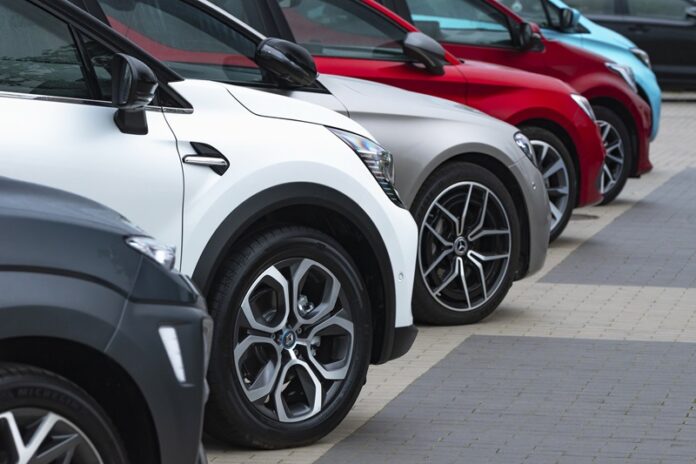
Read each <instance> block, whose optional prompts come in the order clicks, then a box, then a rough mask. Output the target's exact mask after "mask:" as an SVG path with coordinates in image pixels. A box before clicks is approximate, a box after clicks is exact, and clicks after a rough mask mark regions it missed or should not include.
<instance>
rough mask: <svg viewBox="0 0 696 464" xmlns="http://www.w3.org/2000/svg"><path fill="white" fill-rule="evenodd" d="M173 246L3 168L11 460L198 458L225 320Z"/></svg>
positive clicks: (4, 390) (4, 448)
mask: <svg viewBox="0 0 696 464" xmlns="http://www.w3.org/2000/svg"><path fill="white" fill-rule="evenodd" d="M172 258H173V251H172V250H169V249H167V248H166V247H162V246H160V245H158V244H157V242H155V241H154V240H153V239H151V238H150V237H148V236H147V235H146V234H145V233H144V232H143V231H142V230H140V229H138V228H136V227H135V226H133V225H132V224H130V223H128V222H127V221H126V220H125V219H124V218H123V217H121V216H120V215H119V214H118V213H116V212H114V211H112V210H110V209H108V208H105V207H103V206H101V205H99V204H97V203H94V202H92V201H89V200H86V199H84V198H82V197H78V196H75V195H72V194H69V193H65V192H62V191H58V190H54V189H49V188H45V187H41V186H37V185H34V184H28V183H24V182H18V181H13V180H9V179H7V178H0V289H1V291H0V464H15V463H44V462H45V463H52V462H61V463H66V464H68V463H73V464H87V463H89V464H92V463H101V464H123V463H127V462H131V463H148V464H150V463H166V464H177V463H180V464H193V463H196V462H201V461H204V460H205V457H204V454H203V451H202V448H201V446H200V438H201V428H202V421H203V408H204V403H205V399H206V396H207V387H206V384H205V369H206V363H207V357H208V346H209V340H210V334H211V331H212V325H211V322H210V319H209V317H208V315H207V312H206V310H205V306H204V303H203V300H202V299H201V297H200V295H199V294H198V292H197V291H196V289H195V288H194V286H193V285H192V284H191V283H190V281H189V280H188V278H186V277H184V276H183V275H181V274H179V273H178V272H176V271H173V270H172V269H173V264H174V263H173V259H172Z"/></svg>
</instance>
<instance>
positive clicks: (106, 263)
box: [0, 0, 660, 464]
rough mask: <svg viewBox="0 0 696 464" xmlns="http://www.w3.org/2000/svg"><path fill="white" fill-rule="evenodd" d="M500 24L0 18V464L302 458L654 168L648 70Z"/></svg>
mask: <svg viewBox="0 0 696 464" xmlns="http://www.w3.org/2000/svg"><path fill="white" fill-rule="evenodd" d="M506 1H507V0H506ZM505 3H506V2H498V1H497V0H439V1H424V0H402V1H398V0H381V1H380V2H377V1H375V0H253V1H247V0H214V1H207V0H70V1H68V0H0V101H1V102H2V106H0V111H2V125H1V126H0V137H1V139H2V140H3V150H2V151H1V152H0V161H1V163H2V166H3V169H2V172H1V174H2V175H3V176H5V177H3V178H2V179H0V192H2V195H0V222H1V223H2V227H0V237H1V238H2V247H1V249H0V253H1V254H2V255H1V256H2V259H1V260H0V282H1V284H2V289H3V291H2V292H1V293H0V295H1V296H0V301H1V304H0V308H2V309H1V310H0V464H5V463H17V462H19V463H25V462H62V463H68V462H70V463H80V464H81V463H94V462H99V463H126V462H148V463H150V462H162V463H168V464H169V463H192V462H197V461H198V462H203V461H205V453H204V452H203V450H202V447H201V446H200V437H201V433H202V430H203V429H204V430H205V433H206V434H207V435H208V436H210V437H212V438H215V439H217V440H220V441H223V442H226V443H232V444H237V445H243V446H252V447H259V448H278V447H289V446H300V445H304V444H308V443H311V442H314V441H316V440H318V439H319V438H321V437H322V436H324V435H325V434H327V433H328V432H329V431H331V430H332V429H334V428H335V427H336V426H337V425H338V424H339V423H340V422H341V420H342V419H343V418H344V417H345V415H346V414H347V413H348V411H349V410H350V408H351V407H352V405H353V404H354V402H355V400H356V398H357V396H358V394H359V392H360V390H361V387H362V385H363V384H364V383H365V381H366V376H367V369H368V366H369V365H370V364H380V363H385V362H387V361H390V360H393V359H395V358H398V357H400V356H402V355H403V354H405V353H406V352H407V351H408V350H409V348H410V347H411V345H412V344H413V342H414V340H415V337H416V334H417V330H416V328H415V327H414V325H413V320H414V317H415V319H416V320H418V321H421V322H425V323H431V324H465V323H474V322H478V321H480V320H481V319H483V318H485V317H486V316H488V315H489V314H491V313H492V312H493V311H494V310H495V309H496V308H497V307H498V305H499V304H500V303H501V302H502V301H503V299H504V298H505V296H506V294H507V292H508V290H509V289H510V287H511V285H512V283H513V282H514V281H515V280H519V279H522V278H524V277H525V276H528V275H530V274H532V273H534V272H536V271H538V270H539V269H540V268H541V267H542V265H543V263H544V260H545V256H546V252H547V247H548V244H549V241H550V240H554V239H555V238H557V237H559V236H560V235H561V234H562V232H563V229H564V228H565V227H566V225H567V223H568V220H569V219H570V216H571V214H572V211H573V209H574V208H577V207H581V206H585V205H592V204H598V203H609V202H611V201H612V200H613V199H615V198H616V197H617V196H618V195H619V194H620V192H621V190H622V189H623V187H624V185H625V183H626V180H627V178H628V177H636V176H640V175H641V174H643V173H645V172H647V171H649V170H650V169H651V167H652V166H651V164H650V160H649V144H650V140H651V139H652V138H654V136H655V135H656V133H657V128H658V123H659V105H660V103H659V102H660V99H659V87H657V84H655V83H654V74H651V73H650V72H649V70H648V72H647V73H646V75H651V76H652V77H651V79H652V81H650V83H649V84H650V85H652V86H653V87H649V86H648V87H647V90H646V88H644V87H642V85H643V84H640V86H639V84H638V83H637V80H636V75H637V73H636V71H635V70H634V66H644V65H646V62H645V61H644V60H641V59H640V57H641V56H642V55H641V54H640V53H638V52H636V51H635V50H630V49H626V50H624V55H626V56H629V57H634V58H636V61H630V63H628V64H627V63H626V62H621V60H618V59H617V60H614V59H610V58H606V57H602V56H599V55H596V54H592V53H590V52H588V51H584V50H582V49H580V48H576V47H574V46H572V45H568V44H566V43H564V42H563V41H562V40H556V39H549V38H547V37H546V30H545V29H544V30H542V29H540V26H541V27H551V28H556V26H555V25H556V24H557V28H558V30H562V29H564V28H566V27H570V25H572V24H578V20H579V19H578V18H579V17H578V13H577V11H575V10H570V9H567V8H558V10H552V9H548V8H547V7H546V6H544V8H545V9H544V11H545V14H546V15H547V16H546V17H547V19H548V21H549V22H548V24H544V23H543V22H541V23H542V24H540V25H537V24H536V23H533V22H528V21H527V20H526V19H524V18H523V17H521V16H519V15H518V14H517V13H524V11H523V10H520V9H519V7H516V5H517V3H521V2H507V3H512V4H511V5H506V4H505ZM522 3H523V2H522ZM529 3H530V4H531V3H532V2H531V1H530V2H529ZM539 5H547V3H541V1H540V3H539ZM548 5H550V3H549V4H548ZM508 6H510V7H511V8H508ZM515 11H517V13H516V12H515ZM530 19H532V20H534V21H538V18H535V17H532V18H530ZM416 26H418V27H419V28H420V29H418V28H417V27H416ZM426 33H427V34H426ZM264 34H265V35H264ZM268 37H270V38H268ZM617 54H619V52H617ZM502 65H507V67H505V66H502ZM318 71H319V72H321V74H319V72H318ZM385 84H387V85H385ZM655 89H657V90H655ZM652 91H656V92H657V93H658V96H657V98H656V99H652V98H650V96H649V95H648V93H647V92H652ZM87 198H88V199H87ZM115 211H118V213H117V212H115ZM122 215H123V216H122ZM126 218H128V219H126ZM131 221H132V222H131ZM134 224H137V226H136V225H134ZM140 227H142V229H141V228H140ZM153 237H154V238H153ZM187 276H190V278H189V277H187ZM204 301H207V310H206V303H204ZM213 323H214V329H213ZM206 373H207V374H206ZM206 401H207V406H204V405H206ZM204 407H205V414H204Z"/></svg>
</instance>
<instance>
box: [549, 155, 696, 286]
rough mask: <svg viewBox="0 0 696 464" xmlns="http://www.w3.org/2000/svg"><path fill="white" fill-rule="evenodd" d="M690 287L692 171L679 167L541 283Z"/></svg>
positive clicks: (695, 228)
mask: <svg viewBox="0 0 696 464" xmlns="http://www.w3.org/2000/svg"><path fill="white" fill-rule="evenodd" d="M541 282H545V283H572V284H590V285H631V286H639V287H643V286H651V287H677V288H690V287H694V286H696V169H693V168H690V169H685V170H684V171H683V172H681V173H679V174H677V175H675V176H674V177H673V178H671V179H670V180H668V181H667V182H666V183H665V184H663V185H662V186H661V187H659V188H658V189H657V190H655V191H654V192H652V193H651V194H649V195H648V196H647V197H646V198H644V199H643V200H641V201H640V203H637V204H636V205H634V206H633V207H632V208H631V209H629V210H628V211H626V212H625V213H623V214H622V215H621V216H619V217H618V218H616V219H615V220H614V222H612V223H611V224H609V225H608V226H607V227H605V228H604V229H602V230H601V231H600V232H599V233H597V234H596V235H595V236H594V237H592V238H591V239H590V240H587V241H586V242H584V243H583V244H582V245H580V247H578V248H577V249H576V250H575V251H574V252H573V253H571V254H570V255H569V256H568V257H566V258H565V259H564V260H563V261H562V262H561V263H560V264H559V265H558V266H556V267H555V268H554V269H553V270H551V272H549V273H548V274H546V276H545V277H544V278H543V279H542V280H541Z"/></svg>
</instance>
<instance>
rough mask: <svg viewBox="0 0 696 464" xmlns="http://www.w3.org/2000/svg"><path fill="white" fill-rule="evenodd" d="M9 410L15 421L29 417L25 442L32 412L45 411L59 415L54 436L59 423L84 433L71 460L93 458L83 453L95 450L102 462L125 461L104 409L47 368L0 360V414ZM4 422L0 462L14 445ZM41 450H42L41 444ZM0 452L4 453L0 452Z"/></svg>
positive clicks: (0, 428)
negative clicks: (1, 361) (84, 438)
mask: <svg viewBox="0 0 696 464" xmlns="http://www.w3.org/2000/svg"><path fill="white" fill-rule="evenodd" d="M10 413H11V414H12V417H13V418H15V419H16V420H17V421H18V422H21V420H22V419H24V420H27V421H29V423H27V424H26V427H27V429H26V430H27V435H26V436H24V437H23V440H24V441H25V442H26V441H28V440H29V438H30V436H31V434H32V433H33V431H34V428H33V427H34V426H35V418H34V415H36V418H40V417H45V414H48V413H52V414H57V415H58V416H60V417H61V421H60V422H59V423H58V424H57V425H56V428H55V429H54V430H55V434H56V435H55V436H57V437H59V438H60V436H65V434H66V432H65V430H59V427H69V428H70V430H71V431H72V430H73V429H72V427H74V428H75V429H74V430H75V431H77V432H78V433H79V434H84V437H86V440H85V441H84V442H83V443H82V444H80V445H79V446H78V448H77V451H76V453H75V456H74V457H73V460H71V461H69V462H71V463H78V464H82V463H90V462H93V461H92V460H91V459H90V458H89V457H88V456H87V455H88V454H92V453H95V452H96V453H97V454H98V455H99V457H100V458H101V460H102V462H104V463H105V464H126V463H127V462H128V459H127V458H126V452H125V449H124V447H123V444H122V442H121V439H120V438H119V435H118V432H117V431H116V428H115V427H114V425H113V423H112V422H111V420H110V419H109V417H108V416H107V414H106V413H105V412H104V410H103V409H102V408H101V407H100V406H99V405H98V404H97V403H96V401H95V400H94V399H92V397H90V396H89V395H88V394H87V393H86V392H85V391H84V390H82V389H81V388H80V387H78V386H77V385H75V384H73V383H71V382H70V381H68V380H66V379H64V378H62V377H60V376H58V375H55V374H53V373H51V372H48V371H45V370H42V369H37V368H34V367H29V366H25V365H20V364H7V363H2V364H0V415H2V414H10ZM32 422H33V423H34V424H33V425H31V424H32ZM8 426H9V423H8V419H7V418H5V419H0V462H12V461H11V459H12V458H13V456H12V454H13V452H12V451H10V450H11V449H12V448H14V445H13V444H12V442H11V438H10V435H9V434H7V433H5V432H6V431H7V427H8ZM51 436H52V437H53V435H51ZM80 436H82V435H80ZM3 440H6V441H7V443H5V442H4V441H3ZM25 444H26V443H25ZM55 444H56V443H54V445H55ZM42 450H43V451H42V452H45V448H42ZM3 452H4V453H7V455H5V456H3ZM60 457H62V456H60ZM56 461H57V458H56ZM32 462H33V461H32ZM50 462H53V460H51V461H50ZM61 462H62V461H61Z"/></svg>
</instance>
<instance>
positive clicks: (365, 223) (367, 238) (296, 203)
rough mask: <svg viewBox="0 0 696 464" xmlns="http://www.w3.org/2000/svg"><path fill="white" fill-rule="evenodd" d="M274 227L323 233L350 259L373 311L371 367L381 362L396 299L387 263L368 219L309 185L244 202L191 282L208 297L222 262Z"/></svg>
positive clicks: (332, 193) (338, 196)
mask: <svg viewBox="0 0 696 464" xmlns="http://www.w3.org/2000/svg"><path fill="white" fill-rule="evenodd" d="M279 225H301V226H306V227H310V228H314V229H317V230H320V231H322V232H324V233H327V234H328V235H330V236H331V237H333V238H334V239H335V240H337V241H338V242H339V243H340V244H341V246H343V247H344V248H345V249H346V250H347V251H348V253H349V254H350V255H351V257H352V258H353V260H354V261H355V263H356V265H357V266H358V271H359V272H360V274H361V277H362V279H363V281H364V282H365V285H366V287H367V292H368V295H369V297H370V302H371V306H372V327H373V344H372V356H371V361H372V362H373V363H382V362H386V361H388V360H389V359H390V358H391V354H392V350H393V345H394V321H395V318H396V314H395V310H396V308H395V306H396V295H395V288H394V278H393V269H392V266H391V259H390V257H389V253H388V251H387V248H386V246H385V244H384V242H383V240H382V237H381V235H380V233H379V231H378V229H377V227H376V226H375V224H374V223H373V222H372V220H371V219H370V218H369V216H368V215H367V214H366V213H365V212H364V211H363V210H362V208H360V206H359V205H358V204H357V203H355V202H354V201H353V200H352V199H350V198H349V197H347V196H346V195H344V194H343V193H341V192H339V191H337V190H334V189H332V188H329V187H326V186H323V185H319V184H312V183H291V184H283V185H279V186H276V187H272V188H270V189H267V190H264V191H262V192H259V193H258V194H256V195H254V196H253V197H251V198H249V199H247V200H246V201H244V202H243V203H242V204H241V205H239V206H238V207H237V208H236V209H235V210H234V211H232V212H230V214H229V215H228V216H227V217H226V218H225V220H224V221H223V222H222V223H221V224H220V225H219V226H218V228H217V229H216V231H215V232H214V234H213V236H212V237H211V239H210V240H209V241H208V243H207V245H206V246H205V248H204V250H203V253H202V254H201V257H200V258H199V260H198V263H197V264H196V267H195V270H194V273H193V280H194V282H195V283H196V284H197V285H198V286H199V287H200V288H201V289H202V291H203V294H204V295H207V294H208V293H209V291H210V289H211V286H212V283H213V282H214V280H215V278H216V275H217V272H218V270H219V268H220V265H221V264H222V261H223V260H224V258H225V257H226V256H227V255H228V254H229V253H230V251H231V250H232V249H233V248H234V246H235V245H236V244H238V243H241V242H243V241H245V240H246V239H247V238H248V237H250V236H251V235H252V234H255V233H258V232H259V231H262V230H264V229H268V228H271V227H275V226H279Z"/></svg>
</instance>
